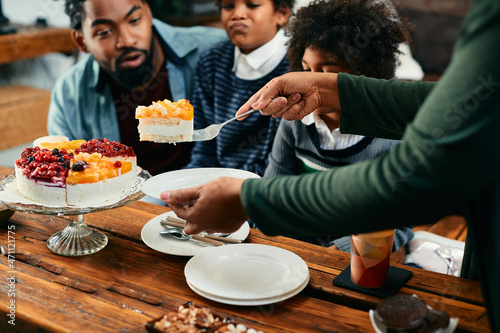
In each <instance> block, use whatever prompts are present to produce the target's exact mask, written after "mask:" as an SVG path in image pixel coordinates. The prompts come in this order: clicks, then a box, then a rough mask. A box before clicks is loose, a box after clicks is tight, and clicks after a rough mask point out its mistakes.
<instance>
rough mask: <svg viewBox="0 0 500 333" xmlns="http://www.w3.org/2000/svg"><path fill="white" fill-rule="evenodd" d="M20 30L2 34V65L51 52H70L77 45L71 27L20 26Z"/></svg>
mask: <svg viewBox="0 0 500 333" xmlns="http://www.w3.org/2000/svg"><path fill="white" fill-rule="evenodd" d="M17 28H18V32H17V33H14V34H9V35H0V50H1V51H0V65H1V64H6V63H9V62H12V61H16V60H21V59H29V58H35V57H38V56H41V55H43V54H47V53H51V52H62V53H68V54H70V53H71V52H72V51H73V50H74V49H75V48H76V47H75V44H74V43H73V40H72V39H71V34H70V31H71V30H70V29H69V28H41V27H36V26H19V27H17Z"/></svg>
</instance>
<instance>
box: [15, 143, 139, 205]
mask: <svg viewBox="0 0 500 333" xmlns="http://www.w3.org/2000/svg"><path fill="white" fill-rule="evenodd" d="M41 146H42V147H43V146H44V144H41ZM45 147H47V148H40V147H38V146H37V147H34V148H25V149H24V150H23V152H22V154H21V157H20V158H19V159H17V160H16V163H15V171H16V181H17V190H18V191H19V193H20V194H21V195H23V196H24V197H26V198H28V199H30V200H33V201H35V202H40V203H44V204H50V205H53V206H66V205H70V206H91V205H100V204H103V203H105V202H106V201H110V200H116V199H119V198H121V197H122V196H124V195H126V194H127V193H128V191H130V189H131V188H132V186H133V184H134V180H135V178H136V175H137V162H136V156H135V153H134V151H133V149H132V148H131V147H127V146H125V145H122V144H121V143H118V142H114V141H108V140H106V139H105V140H100V139H97V140H96V139H94V140H90V141H89V142H85V141H83V140H75V141H66V142H59V143H50V144H45ZM58 147H59V148H58ZM48 148H51V149H48Z"/></svg>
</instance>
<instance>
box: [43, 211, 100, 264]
mask: <svg viewBox="0 0 500 333" xmlns="http://www.w3.org/2000/svg"><path fill="white" fill-rule="evenodd" d="M106 244H108V237H107V236H106V235H105V234H103V233H102V232H99V231H97V230H92V229H90V228H89V227H88V226H87V225H86V224H85V222H84V220H83V214H80V215H76V216H75V215H72V216H70V217H69V223H68V226H67V227H66V228H65V229H63V230H61V231H58V232H56V233H55V234H53V235H52V236H50V238H49V239H48V240H47V247H48V248H49V249H50V250H51V251H52V252H54V253H57V254H61V255H63V256H83V255H87V254H92V253H95V252H97V251H99V250H102V249H103V248H104V247H105V246H106Z"/></svg>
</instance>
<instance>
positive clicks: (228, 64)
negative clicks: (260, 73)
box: [186, 41, 289, 176]
mask: <svg viewBox="0 0 500 333" xmlns="http://www.w3.org/2000/svg"><path fill="white" fill-rule="evenodd" d="M233 64H234V45H233V44H232V43H231V42H230V41H225V42H221V43H219V44H216V45H215V46H214V47H212V48H211V49H209V50H208V51H206V52H205V53H204V54H202V55H201V58H200V61H199V63H198V68H197V74H196V84H195V92H194V97H193V100H192V104H193V107H194V127H195V129H200V128H204V127H206V126H209V125H211V124H217V123H221V122H224V121H226V120H228V119H230V118H232V117H234V114H235V113H236V111H237V110H238V109H239V108H240V107H241V105H243V104H244V103H245V102H246V101H247V100H248V99H249V98H250V97H251V96H252V95H253V94H254V93H255V92H257V91H258V90H259V89H260V88H262V87H263V86H264V85H265V84H266V83H267V82H269V81H270V80H271V79H272V78H274V77H276V76H279V75H282V74H284V73H286V72H288V66H289V65H288V60H287V59H286V57H284V58H283V60H282V61H281V62H280V63H279V65H278V66H277V67H276V68H275V69H274V70H273V71H272V72H271V73H269V74H268V75H266V76H264V77H262V78H260V79H256V80H243V79H240V78H238V77H236V75H235V74H234V72H233V71H232V67H233ZM278 125H279V119H275V118H273V117H263V116H261V115H260V114H259V113H254V114H252V115H250V116H249V117H248V118H247V119H245V120H244V121H241V122H240V121H233V122H231V123H229V124H227V125H226V126H224V127H223V128H222V130H221V132H220V134H219V135H218V136H217V137H216V138H215V139H213V140H210V141H199V142H196V144H195V146H194V148H193V151H192V153H191V162H190V163H189V164H188V165H187V166H186V168H201V167H224V168H235V169H242V170H247V171H251V172H254V173H256V174H258V175H260V176H262V175H263V174H264V170H265V168H266V165H267V155H268V154H269V152H270V151H271V147H272V144H273V139H274V136H275V134H276V131H277V128H278Z"/></svg>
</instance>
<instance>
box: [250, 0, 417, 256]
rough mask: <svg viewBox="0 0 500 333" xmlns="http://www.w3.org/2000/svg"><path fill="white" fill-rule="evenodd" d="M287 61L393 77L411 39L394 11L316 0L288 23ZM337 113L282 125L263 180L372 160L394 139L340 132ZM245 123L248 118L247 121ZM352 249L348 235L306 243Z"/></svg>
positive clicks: (365, 3)
mask: <svg viewBox="0 0 500 333" xmlns="http://www.w3.org/2000/svg"><path fill="white" fill-rule="evenodd" d="M288 32H289V34H290V35H291V37H290V42H289V47H288V58H289V60H290V66H291V69H292V71H299V70H302V71H312V72H328V73H338V72H345V73H350V74H355V75H365V76H370V77H374V78H383V79H390V78H393V77H394V72H395V69H396V65H397V63H396V62H397V61H396V59H397V55H398V46H399V44H400V43H402V42H406V41H408V40H409V31H408V24H407V23H406V21H404V20H403V19H402V18H397V17H395V16H394V12H393V11H392V8H391V7H389V6H387V4H386V3H384V2H374V1H373V0H350V1H341V0H316V1H314V2H312V3H311V4H310V5H309V6H307V7H303V8H301V9H299V10H298V11H297V14H296V18H295V19H294V20H293V21H291V22H290V25H289V28H288ZM339 119H340V114H338V113H334V112H331V110H329V109H323V108H320V109H317V110H315V111H314V112H313V113H311V114H310V115H308V116H306V117H305V118H304V119H302V120H301V121H299V120H296V121H282V122H281V124H280V126H279V128H278V132H277V134H276V138H275V140H274V144H273V148H272V151H271V153H270V155H269V165H268V167H267V169H266V171H265V175H264V176H265V177H276V176H280V175H298V174H302V173H307V172H316V171H323V170H328V169H332V168H336V167H341V166H344V165H348V164H353V163H357V162H360V161H364V160H368V159H373V158H376V157H377V156H379V155H382V154H384V153H386V152H387V151H389V149H390V148H391V147H392V146H393V145H394V144H396V143H397V141H394V140H386V139H378V138H370V137H364V136H359V135H351V134H341V133H340V131H339ZM245 121H246V120H245ZM411 238H413V231H412V229H411V228H402V229H396V233H395V237H394V246H393V249H394V250H397V249H398V248H400V247H401V246H403V245H405V244H406V243H407V242H408V241H410V240H411ZM304 240H307V241H310V242H314V243H319V244H321V245H323V246H332V247H334V248H338V249H340V250H343V251H350V237H349V236H346V237H342V238H339V239H335V237H332V236H329V237H321V238H320V237H318V238H314V239H304Z"/></svg>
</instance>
